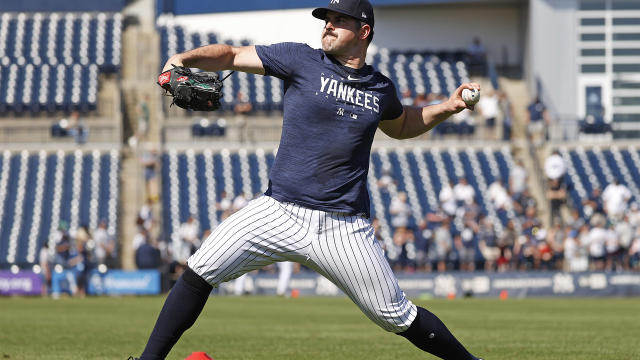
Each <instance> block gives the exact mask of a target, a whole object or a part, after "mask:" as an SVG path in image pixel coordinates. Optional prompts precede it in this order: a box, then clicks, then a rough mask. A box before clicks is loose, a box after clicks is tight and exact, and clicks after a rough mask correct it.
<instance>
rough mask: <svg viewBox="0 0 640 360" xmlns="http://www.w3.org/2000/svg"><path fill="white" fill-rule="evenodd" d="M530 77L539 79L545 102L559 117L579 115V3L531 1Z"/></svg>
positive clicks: (533, 82)
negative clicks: (577, 12)
mask: <svg viewBox="0 0 640 360" xmlns="http://www.w3.org/2000/svg"><path fill="white" fill-rule="evenodd" d="M529 4H530V8H529V16H530V18H529V24H530V27H531V28H530V38H529V41H530V43H529V46H530V47H529V54H528V61H529V62H528V64H529V67H528V78H529V84H530V90H531V94H535V91H536V87H535V79H536V78H538V79H540V81H541V83H542V85H543V87H544V91H545V92H546V94H547V96H546V97H545V101H546V102H547V103H549V105H550V107H551V109H552V110H555V111H556V112H557V115H560V116H573V115H575V113H576V106H577V103H576V93H577V87H576V86H577V85H576V73H577V67H578V64H577V49H576V43H577V29H576V9H577V3H576V0H530V3H529Z"/></svg>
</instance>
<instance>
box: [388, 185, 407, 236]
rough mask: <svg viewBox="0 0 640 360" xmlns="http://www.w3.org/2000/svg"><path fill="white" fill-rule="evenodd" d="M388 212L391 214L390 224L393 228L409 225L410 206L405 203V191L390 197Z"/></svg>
mask: <svg viewBox="0 0 640 360" xmlns="http://www.w3.org/2000/svg"><path fill="white" fill-rule="evenodd" d="M389 214H391V226H393V227H394V228H397V227H407V226H408V225H409V216H410V215H411V208H410V207H409V204H408V203H407V194H406V193H405V192H403V191H400V192H398V194H397V195H396V196H395V197H394V198H393V199H391V205H390V206H389Z"/></svg>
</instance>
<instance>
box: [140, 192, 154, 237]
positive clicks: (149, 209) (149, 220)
mask: <svg viewBox="0 0 640 360" xmlns="http://www.w3.org/2000/svg"><path fill="white" fill-rule="evenodd" d="M138 216H139V217H140V220H141V221H142V226H143V227H144V228H145V229H146V230H147V231H151V228H152V227H153V200H151V198H147V201H145V203H144V204H143V205H142V207H141V208H140V211H139V212H138Z"/></svg>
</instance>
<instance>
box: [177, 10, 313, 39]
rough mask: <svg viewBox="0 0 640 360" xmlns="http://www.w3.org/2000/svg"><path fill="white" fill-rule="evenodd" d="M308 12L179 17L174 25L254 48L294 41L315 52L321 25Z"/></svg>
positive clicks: (266, 12) (281, 11) (263, 12)
mask: <svg viewBox="0 0 640 360" xmlns="http://www.w3.org/2000/svg"><path fill="white" fill-rule="evenodd" d="M311 10H312V9H294V10H277V11H252V12H237V13H221V14H206V15H183V16H180V17H179V18H176V21H177V22H179V23H181V24H183V25H184V26H185V27H187V28H188V29H191V30H192V31H213V32H216V33H218V34H220V35H221V36H222V40H226V39H231V40H242V39H249V40H251V41H252V43H254V44H272V43H276V42H282V41H295V42H303V43H307V44H309V45H310V46H312V47H314V48H318V47H320V32H321V31H322V27H323V26H324V23H323V22H322V21H321V20H318V19H316V18H314V17H313V16H311Z"/></svg>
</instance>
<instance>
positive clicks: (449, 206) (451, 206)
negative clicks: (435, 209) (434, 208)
mask: <svg viewBox="0 0 640 360" xmlns="http://www.w3.org/2000/svg"><path fill="white" fill-rule="evenodd" d="M451 185H453V184H452V183H451V182H449V183H446V184H444V185H442V189H440V194H438V200H440V207H441V208H442V211H444V212H445V213H446V214H447V215H449V216H453V215H454V214H455V213H456V208H457V206H456V197H455V195H454V194H453V187H452V186H451Z"/></svg>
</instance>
